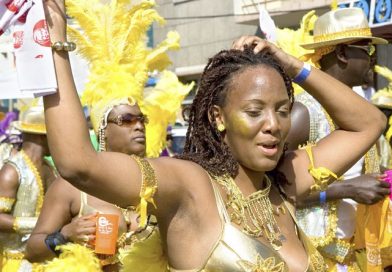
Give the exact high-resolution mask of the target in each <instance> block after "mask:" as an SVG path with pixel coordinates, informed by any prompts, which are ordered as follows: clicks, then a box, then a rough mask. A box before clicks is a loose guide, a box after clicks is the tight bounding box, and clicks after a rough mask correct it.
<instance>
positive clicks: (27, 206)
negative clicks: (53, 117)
mask: <svg viewBox="0 0 392 272" xmlns="http://www.w3.org/2000/svg"><path fill="white" fill-rule="evenodd" d="M15 127H16V128H17V129H19V130H20V131H22V132H23V133H32V134H46V128H45V119H44V109H43V107H42V106H31V107H30V108H27V110H25V111H23V112H22V113H21V117H20V120H19V121H17V122H16V123H15ZM4 164H9V165H11V166H12V167H14V168H15V170H16V172H17V173H18V179H19V186H18V189H17V194H16V197H15V198H8V197H0V211H1V212H2V213H8V214H10V215H12V216H13V217H14V218H15V219H14V226H13V228H14V231H15V232H13V233H4V232H3V233H0V248H2V259H3V260H2V270H1V269H0V270H1V271H2V272H15V271H18V270H21V271H31V270H32V269H33V265H32V264H31V263H29V262H28V261H27V260H24V259H23V257H24V250H25V247H26V241H27V239H28V238H29V236H30V233H31V232H32V230H33V228H34V226H35V224H36V222H37V218H38V215H39V213H40V211H41V207H42V202H43V197H44V184H43V180H42V178H41V176H40V174H39V172H38V170H37V168H36V166H35V165H34V163H33V162H32V161H31V159H30V158H29V157H28V156H27V154H26V153H25V152H24V151H23V150H21V151H19V152H18V153H16V154H15V155H13V156H11V157H9V158H8V159H7V160H5V161H4Z"/></svg>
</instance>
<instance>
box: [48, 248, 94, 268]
mask: <svg viewBox="0 0 392 272" xmlns="http://www.w3.org/2000/svg"><path fill="white" fill-rule="evenodd" d="M59 247H60V249H61V251H62V253H61V254H60V256H59V257H58V258H54V259H53V260H52V261H49V262H48V263H46V264H45V265H43V269H42V267H41V269H42V270H43V271H45V272H71V271H79V272H101V271H102V270H101V267H100V265H99V260H98V259H97V257H96V256H95V254H94V252H93V251H92V250H91V249H88V248H86V247H84V246H81V245H78V244H72V243H68V244H65V245H62V246H59ZM42 270H41V271H42Z"/></svg>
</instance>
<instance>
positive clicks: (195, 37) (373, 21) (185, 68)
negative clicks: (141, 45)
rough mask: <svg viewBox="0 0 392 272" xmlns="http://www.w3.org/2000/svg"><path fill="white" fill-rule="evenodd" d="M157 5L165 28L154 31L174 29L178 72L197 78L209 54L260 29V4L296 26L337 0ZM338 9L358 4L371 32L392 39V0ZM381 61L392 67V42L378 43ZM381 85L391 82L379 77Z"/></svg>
mask: <svg viewBox="0 0 392 272" xmlns="http://www.w3.org/2000/svg"><path fill="white" fill-rule="evenodd" d="M156 2H157V6H158V7H157V9H158V11H159V13H160V14H161V16H163V17H164V18H165V19H166V20H167V24H166V25H165V26H164V27H162V28H161V27H155V26H154V29H153V39H154V41H156V42H157V43H158V42H159V41H160V40H162V39H163V37H164V35H165V34H166V33H167V31H169V30H176V31H178V32H179V33H180V36H181V50H180V51H178V52H174V53H171V58H172V60H173V70H175V72H176V74H177V75H178V76H179V77H180V78H181V79H182V80H183V81H188V80H195V79H197V78H198V76H199V75H200V74H201V72H202V71H203V68H204V65H205V64H206V62H207V59H208V57H210V56H212V55H214V54H215V53H217V52H219V51H220V50H222V49H227V48H229V47H230V45H231V43H232V41H233V40H234V39H236V38H238V37H239V36H241V35H245V34H248V35H252V34H255V33H256V30H257V27H258V24H259V7H260V6H262V7H264V8H265V9H266V10H268V12H269V13H270V15H271V16H272V18H273V19H274V21H275V23H276V25H277V26H278V27H280V28H283V27H289V28H293V29H296V28H298V27H299V21H300V19H301V18H302V16H303V15H305V14H306V13H307V12H308V11H310V10H313V9H314V10H316V14H317V15H321V14H323V13H325V12H327V11H328V10H330V5H331V2H332V0H213V1H211V0H157V1H156ZM338 6H339V8H344V7H353V6H357V7H360V8H362V9H363V10H364V12H365V14H366V15H367V16H368V20H369V24H370V27H371V29H372V32H373V33H374V34H375V35H376V36H380V37H383V38H385V39H388V40H390V41H392V16H391V14H392V0H343V1H342V0H339V1H338ZM377 52H378V53H377V63H378V64H379V65H382V66H387V67H389V68H392V46H390V45H382V46H378V50H377ZM377 82H378V85H379V86H378V87H380V86H381V87H382V86H384V85H386V84H387V81H386V80H385V79H384V78H381V77H378V79H377Z"/></svg>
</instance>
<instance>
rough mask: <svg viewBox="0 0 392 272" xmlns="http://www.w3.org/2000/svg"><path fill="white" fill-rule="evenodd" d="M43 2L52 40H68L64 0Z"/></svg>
mask: <svg viewBox="0 0 392 272" xmlns="http://www.w3.org/2000/svg"><path fill="white" fill-rule="evenodd" d="M43 3H44V10H45V16H46V21H47V23H48V28H49V34H50V39H51V41H52V42H57V41H66V25H67V19H66V16H65V4H64V0H45V1H44V2H43Z"/></svg>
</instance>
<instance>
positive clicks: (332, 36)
mask: <svg viewBox="0 0 392 272" xmlns="http://www.w3.org/2000/svg"><path fill="white" fill-rule="evenodd" d="M356 36H366V37H369V38H370V37H371V36H372V32H371V31H370V28H368V27H365V28H360V29H348V30H345V31H340V32H334V33H327V34H323V35H317V36H314V38H313V40H314V42H315V43H318V42H325V41H331V40H336V39H340V38H348V37H356Z"/></svg>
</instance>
